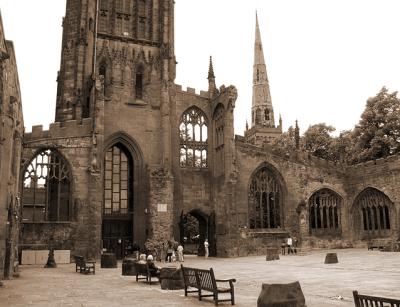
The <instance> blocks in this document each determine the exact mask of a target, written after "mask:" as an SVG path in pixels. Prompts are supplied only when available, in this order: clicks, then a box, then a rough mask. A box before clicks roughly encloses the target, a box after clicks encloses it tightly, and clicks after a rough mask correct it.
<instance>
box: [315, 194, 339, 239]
mask: <svg viewBox="0 0 400 307" xmlns="http://www.w3.org/2000/svg"><path fill="white" fill-rule="evenodd" d="M342 203H343V199H342V197H341V196H340V195H339V194H338V193H336V192H335V191H333V190H331V189H329V188H322V189H320V190H318V191H316V192H314V193H313V194H312V195H311V196H310V198H309V199H308V212H309V227H310V233H311V234H313V235H318V236H332V235H333V236H337V235H340V234H341V208H342Z"/></svg>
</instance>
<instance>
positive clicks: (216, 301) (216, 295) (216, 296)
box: [214, 292, 218, 306]
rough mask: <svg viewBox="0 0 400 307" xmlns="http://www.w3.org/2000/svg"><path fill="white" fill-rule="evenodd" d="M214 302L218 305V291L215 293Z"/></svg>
mask: <svg viewBox="0 0 400 307" xmlns="http://www.w3.org/2000/svg"><path fill="white" fill-rule="evenodd" d="M214 303H215V306H218V292H216V293H214Z"/></svg>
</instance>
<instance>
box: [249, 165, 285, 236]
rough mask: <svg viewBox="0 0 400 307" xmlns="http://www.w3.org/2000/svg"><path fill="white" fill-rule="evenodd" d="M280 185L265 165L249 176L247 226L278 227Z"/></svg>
mask: <svg viewBox="0 0 400 307" xmlns="http://www.w3.org/2000/svg"><path fill="white" fill-rule="evenodd" d="M281 208H282V187H281V185H280V184H279V182H278V180H277V179H276V176H275V174H274V173H273V172H272V171H271V170H270V169H269V168H267V167H263V168H261V169H260V170H258V171H257V172H256V173H255V174H254V175H253V177H252V178H251V183H250V190H249V227H250V228H251V229H260V228H280V227H281Z"/></svg>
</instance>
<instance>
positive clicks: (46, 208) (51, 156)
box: [22, 149, 71, 222]
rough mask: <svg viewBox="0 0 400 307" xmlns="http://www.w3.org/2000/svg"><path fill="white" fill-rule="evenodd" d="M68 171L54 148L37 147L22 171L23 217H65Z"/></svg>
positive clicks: (68, 211)
mask: <svg viewBox="0 0 400 307" xmlns="http://www.w3.org/2000/svg"><path fill="white" fill-rule="evenodd" d="M70 181H71V172H70V169H69V166H68V164H67V162H66V161H65V160H64V158H63V157H62V156H61V155H60V154H59V153H58V152H57V151H55V150H52V149H44V150H41V151H40V152H39V153H38V154H37V155H36V156H35V157H34V158H33V159H32V160H31V162H30V163H29V165H28V167H27V168H26V170H25V172H24V177H23V190H22V208H23V209H22V214H23V220H24V221H32V222H42V221H69V220H70V217H71V204H70V199H71V197H70V193H71V192H70Z"/></svg>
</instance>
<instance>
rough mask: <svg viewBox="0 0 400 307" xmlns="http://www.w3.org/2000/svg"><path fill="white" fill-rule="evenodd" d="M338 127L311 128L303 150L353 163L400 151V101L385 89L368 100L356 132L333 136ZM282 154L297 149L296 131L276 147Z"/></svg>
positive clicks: (291, 130)
mask: <svg viewBox="0 0 400 307" xmlns="http://www.w3.org/2000/svg"><path fill="white" fill-rule="evenodd" d="M334 131H335V128H334V127H332V126H329V125H327V124H325V123H319V124H315V125H312V126H310V127H309V128H308V129H307V130H306V131H305V132H304V134H303V136H302V137H301V138H300V142H299V143H300V146H299V148H298V149H299V150H306V151H309V152H310V153H311V154H312V155H314V156H316V157H319V158H323V159H326V160H330V161H340V162H346V163H350V164H354V163H359V162H365V161H369V160H374V159H378V158H384V157H387V156H389V155H393V154H396V153H398V152H400V99H399V98H398V97H397V92H393V93H389V91H388V89H386V88H385V87H383V88H382V89H381V90H380V92H379V93H378V94H377V95H376V96H374V97H371V98H369V99H368V101H367V104H366V107H365V110H364V112H363V113H362V115H361V119H360V122H359V123H358V125H356V126H355V128H354V129H353V130H346V131H342V132H341V133H340V135H339V136H337V137H335V136H332V133H333V132H334ZM274 145H275V146H276V147H278V149H279V151H281V152H285V153H288V152H291V151H293V150H295V149H296V146H295V131H294V129H293V127H289V129H288V131H287V132H285V133H282V135H281V137H280V138H278V139H277V140H276V141H275V144H274Z"/></svg>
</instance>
